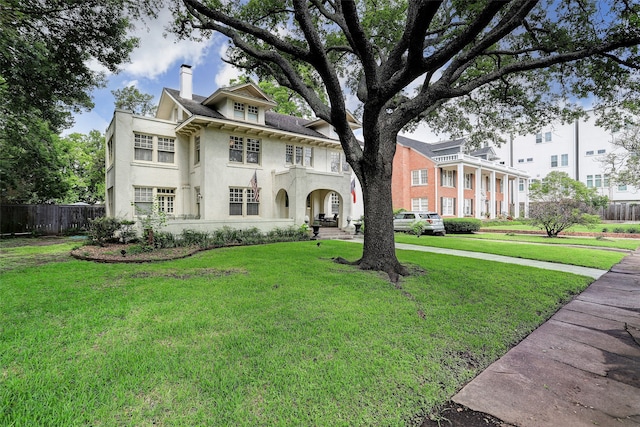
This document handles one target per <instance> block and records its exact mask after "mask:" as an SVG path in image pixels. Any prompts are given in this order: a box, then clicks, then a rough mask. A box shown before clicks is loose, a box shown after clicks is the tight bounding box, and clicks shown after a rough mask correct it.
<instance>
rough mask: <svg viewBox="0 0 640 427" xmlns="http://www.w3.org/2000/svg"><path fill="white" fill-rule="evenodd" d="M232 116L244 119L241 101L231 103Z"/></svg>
mask: <svg viewBox="0 0 640 427" xmlns="http://www.w3.org/2000/svg"><path fill="white" fill-rule="evenodd" d="M233 117H234V118H236V119H241V120H244V104H243V103H242V102H234V103H233Z"/></svg>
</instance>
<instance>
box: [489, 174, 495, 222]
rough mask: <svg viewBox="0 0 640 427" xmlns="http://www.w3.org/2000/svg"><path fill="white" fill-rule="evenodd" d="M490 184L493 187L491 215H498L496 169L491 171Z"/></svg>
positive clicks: (490, 203) (491, 216)
mask: <svg viewBox="0 0 640 427" xmlns="http://www.w3.org/2000/svg"><path fill="white" fill-rule="evenodd" d="M489 186H490V187H491V190H490V191H491V201H490V202H489V217H490V218H495V217H496V171H491V175H490V178H489Z"/></svg>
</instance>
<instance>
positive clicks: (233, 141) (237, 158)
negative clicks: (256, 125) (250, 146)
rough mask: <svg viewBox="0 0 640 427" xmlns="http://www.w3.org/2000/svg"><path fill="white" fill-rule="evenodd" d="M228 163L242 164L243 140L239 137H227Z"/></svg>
mask: <svg viewBox="0 0 640 427" xmlns="http://www.w3.org/2000/svg"><path fill="white" fill-rule="evenodd" d="M229 161H230V162H236V163H244V138H242V137H241V136H230V137H229Z"/></svg>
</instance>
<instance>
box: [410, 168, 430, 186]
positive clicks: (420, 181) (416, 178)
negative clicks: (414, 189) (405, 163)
mask: <svg viewBox="0 0 640 427" xmlns="http://www.w3.org/2000/svg"><path fill="white" fill-rule="evenodd" d="M411 185H427V170H426V169H416V170H413V171H411Z"/></svg>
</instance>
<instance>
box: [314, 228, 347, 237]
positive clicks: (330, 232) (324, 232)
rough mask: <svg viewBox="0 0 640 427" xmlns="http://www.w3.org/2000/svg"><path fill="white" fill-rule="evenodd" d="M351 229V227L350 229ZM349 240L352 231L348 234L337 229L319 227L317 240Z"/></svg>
mask: <svg viewBox="0 0 640 427" xmlns="http://www.w3.org/2000/svg"><path fill="white" fill-rule="evenodd" d="M352 228H353V227H352ZM331 239H337V240H350V239H353V231H352V232H348V231H345V230H342V229H340V228H338V227H320V232H319V233H318V240H331Z"/></svg>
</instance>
